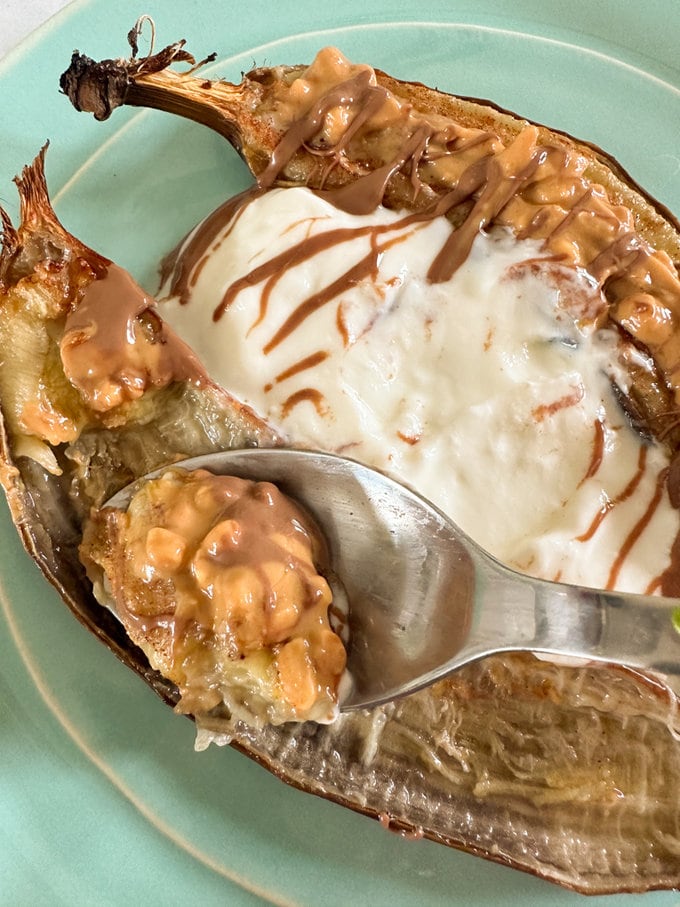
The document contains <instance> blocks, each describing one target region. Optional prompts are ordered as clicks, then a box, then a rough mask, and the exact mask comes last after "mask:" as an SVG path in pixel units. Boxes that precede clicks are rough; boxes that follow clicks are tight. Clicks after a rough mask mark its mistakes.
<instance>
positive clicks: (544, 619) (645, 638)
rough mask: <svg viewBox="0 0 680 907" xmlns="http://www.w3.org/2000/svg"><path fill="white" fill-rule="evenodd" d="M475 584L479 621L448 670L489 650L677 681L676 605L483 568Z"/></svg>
mask: <svg viewBox="0 0 680 907" xmlns="http://www.w3.org/2000/svg"><path fill="white" fill-rule="evenodd" d="M477 578H478V582H477V592H476V594H477V602H476V609H477V611H476V614H477V619H476V621H475V623H474V625H473V627H472V629H471V632H470V635H469V636H468V638H467V641H466V644H465V646H464V648H463V649H462V650H461V651H460V652H458V653H457V655H456V656H455V657H454V658H453V659H452V661H451V669H453V668H454V667H457V666H460V664H462V663H464V662H466V661H469V660H472V659H473V658H476V657H480V656H481V655H483V654H487V653H490V652H491V651H512V650H526V649H528V650H530V651H535V652H541V653H545V654H552V655H562V656H567V657H574V658H585V659H592V660H596V661H603V662H609V663H614V664H624V665H628V666H630V667H636V668H644V669H648V670H653V671H658V672H660V673H663V674H666V675H670V676H671V677H672V678H674V679H676V678H680V629H678V628H677V627H678V623H677V622H678V617H679V616H680V601H679V600H678V599H669V598H661V597H652V596H644V595H634V594H631V593H622V592H609V591H603V590H596V589H588V588H584V587H581V586H571V585H565V584H561V583H551V582H546V581H543V580H537V579H529V578H527V577H524V576H520V575H519V574H517V573H515V572H514V571H512V570H509V569H507V568H505V567H503V566H502V565H500V564H497V563H488V562H484V563H482V564H478V573H477ZM499 602H502V603H503V605H502V606H501V607H499ZM676 686H677V687H678V689H679V690H680V680H679V681H678V683H677V684H676Z"/></svg>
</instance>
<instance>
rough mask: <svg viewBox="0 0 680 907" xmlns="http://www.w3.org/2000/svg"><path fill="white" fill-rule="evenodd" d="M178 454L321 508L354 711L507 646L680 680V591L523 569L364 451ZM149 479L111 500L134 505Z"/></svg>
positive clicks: (192, 466) (315, 512)
mask: <svg viewBox="0 0 680 907" xmlns="http://www.w3.org/2000/svg"><path fill="white" fill-rule="evenodd" d="M175 467H178V468H181V469H185V470H196V469H205V470H208V471H209V472H212V473H215V474H219V475H228V476H235V477H239V478H247V479H250V480H254V481H258V482H262V481H266V482H271V483H273V484H274V485H276V486H277V487H278V488H279V489H280V490H281V491H282V492H284V493H285V494H286V495H288V496H290V497H291V498H292V499H294V500H295V501H297V502H298V503H299V504H302V505H303V507H304V508H305V509H306V510H307V511H308V512H309V513H310V514H311V515H312V516H313V517H314V518H315V520H316V521H317V523H318V525H319V526H320V527H321V530H322V532H323V534H324V536H325V538H326V540H327V543H328V548H329V551H330V569H331V572H332V574H333V575H335V576H337V577H338V578H339V580H340V582H341V583H342V586H343V587H344V592H345V593H346V596H347V601H348V603H349V642H348V650H347V656H348V660H347V668H348V671H349V674H350V676H351V679H352V685H351V689H350V690H349V691H348V692H347V693H346V694H345V695H344V698H343V699H342V701H341V703H340V707H341V710H342V711H349V710H352V709H357V708H364V707H369V706H372V705H378V704H380V703H384V702H387V701H389V700H392V699H396V698H398V697H400V696H404V695H405V694H407V693H411V692H415V691H416V690H418V689H420V688H422V687H424V686H426V685H428V684H431V683H433V682H434V681H436V680H439V679H441V678H443V677H445V676H446V675H447V674H449V673H451V672H453V671H455V670H456V669H457V668H460V667H462V666H463V665H465V664H467V663H469V662H472V661H475V660H477V659H480V658H483V657H484V656H486V655H491V654H494V653H499V652H512V651H530V652H536V653H543V654H546V655H549V656H560V657H565V656H566V657H570V658H577V659H585V660H594V661H599V662H606V663H610V664H620V665H625V666H629V667H633V668H642V669H645V670H651V671H653V672H659V673H661V674H664V675H669V676H668V677H667V680H668V682H669V684H670V685H673V683H674V682H675V681H676V679H677V678H678V676H680V628H679V620H678V618H679V615H680V601H678V600H675V599H667V598H661V597H650V596H643V595H634V594H626V593H617V592H610V591H603V590H595V589H588V588H583V587H580V586H573V585H564V584H561V583H554V582H548V581H545V580H541V579H535V578H532V577H529V576H526V575H523V574H520V573H517V572H515V571H513V570H511V569H509V568H508V567H505V566H504V565H502V564H501V563H499V562H498V561H496V560H495V559H494V558H493V557H492V556H491V555H489V554H487V553H486V552H485V551H483V550H482V549H481V548H480V547H479V546H478V545H477V544H476V543H475V542H474V541H473V540H472V539H470V538H469V537H468V536H467V535H466V534H465V533H464V532H463V531H462V530H461V529H459V528H458V527H457V526H456V525H455V524H454V523H453V522H452V521H451V520H450V519H449V518H448V517H447V516H445V515H444V514H443V513H442V512H441V511H440V510H438V509H437V508H436V507H435V506H434V505H433V504H431V503H430V502H429V501H427V500H426V499H425V498H423V497H421V496H420V495H419V494H417V493H416V492H415V491H412V490H411V489H409V488H408V487H406V486H404V485H402V484H401V483H399V482H398V481H396V480H394V479H392V478H389V477H388V476H386V475H384V474H383V473H381V472H378V471H376V470H374V469H371V468H369V467H367V466H364V465H362V464H360V463H358V462H356V461H354V460H350V459H346V458H344V457H340V456H336V455H333V454H325V453H317V452H311V451H304V450H290V449H249V450H237V451H233V450H232V451H224V452H220V453H215V454H209V455H206V456H203V457H197V458H193V459H191V460H184V461H182V462H180V463H177V464H173V468H175ZM161 472H163V470H160V471H159V473H161ZM147 478H148V477H144V479H142V480H140V482H143V481H145V480H146V479H147ZM138 486H139V482H137V483H135V485H133V486H130V487H128V488H126V489H123V491H121V492H119V493H118V494H117V495H116V496H115V497H114V498H112V499H111V500H110V501H109V502H107V505H106V506H109V507H114V508H125V507H126V506H127V503H128V502H129V500H130V498H131V496H132V493H133V492H134V489H135V487H138ZM332 585H333V584H332V583H331V586H332ZM676 687H680V685H678V684H676Z"/></svg>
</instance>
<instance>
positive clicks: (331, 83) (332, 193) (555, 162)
mask: <svg viewBox="0 0 680 907" xmlns="http://www.w3.org/2000/svg"><path fill="white" fill-rule="evenodd" d="M272 92H273V99H272V97H270V98H269V100H268V102H267V103H268V113H267V115H268V117H269V119H270V121H271V123H272V125H273V126H274V128H275V129H277V130H278V131H279V133H280V135H281V139H280V142H279V144H278V146H277V147H276V149H275V151H274V153H273V155H272V156H271V159H270V161H269V164H268V166H267V167H266V168H265V169H264V170H263V171H262V173H261V174H260V176H259V178H258V184H257V188H256V189H255V190H253V194H252V195H248V194H245V195H243V196H241V197H240V198H239V200H238V203H237V205H236V208H234V207H231V208H229V207H228V208H224V215H225V216H224V219H223V223H222V227H223V229H224V228H225V227H226V226H227V225H228V224H229V223H233V219H234V218H235V217H236V216H238V213H237V212H238V211H242V210H243V208H244V206H247V205H248V204H249V203H250V200H251V198H254V197H255V196H256V194H259V193H261V191H262V190H266V189H268V188H270V187H272V186H274V185H275V184H276V183H277V182H279V181H280V182H282V183H283V184H285V183H286V181H287V180H289V179H290V180H292V181H293V182H296V181H297V177H296V172H297V171H296V155H300V154H312V155H316V156H317V157H318V158H319V159H320V160H323V161H324V162H325V163H324V169H323V170H322V171H321V172H322V176H321V177H320V178H319V177H318V176H315V177H314V185H313V191H314V192H316V193H317V194H318V195H320V196H321V197H322V198H323V199H324V200H326V201H328V202H330V203H332V204H333V205H335V206H336V207H337V208H339V209H341V210H343V211H346V212H348V213H350V214H366V213H368V212H370V211H372V210H374V209H375V208H376V207H377V206H379V205H380V204H381V203H385V202H387V203H388V204H389V201H390V186H391V184H392V182H393V181H394V180H397V179H399V180H401V181H402V183H403V181H404V179H407V180H408V183H409V185H410V187H411V193H412V206H410V208H411V210H409V212H408V213H404V214H403V216H401V217H400V218H399V219H398V220H397V221H396V222H394V223H390V224H387V225H380V226H370V227H357V228H356V229H347V228H345V229H333V228H331V229H329V230H328V231H325V232H322V233H317V234H315V235H312V236H308V237H306V238H304V239H302V240H301V241H299V242H298V243H297V244H296V245H294V246H293V247H292V248H289V249H287V250H286V251H285V252H283V253H279V254H275V255H272V257H271V258H270V259H269V260H268V261H265V262H264V263H260V264H258V266H257V267H254V268H253V269H252V270H251V271H249V272H248V273H247V274H245V275H244V276H242V277H240V278H239V279H238V280H236V281H235V282H234V283H232V285H231V286H229V287H228V289H227V290H226V293H225V294H224V296H223V298H222V300H221V302H220V303H219V305H217V307H216V308H215V310H214V314H213V319H214V320H215V321H218V320H219V319H220V318H221V317H222V316H223V315H224V313H225V312H226V310H227V309H228V308H229V307H230V306H231V305H232V304H233V303H234V301H235V300H236V299H237V297H238V295H239V293H240V292H241V291H242V290H244V289H246V288H250V287H253V286H258V285H262V291H261V301H260V315H259V318H258V320H257V321H256V322H255V324H259V323H260V322H261V321H262V320H263V319H264V317H265V315H266V312H267V308H268V304H269V298H270V295H271V292H272V290H273V288H274V287H275V286H276V284H277V283H278V281H280V280H281V278H282V276H283V274H284V273H286V272H287V271H289V270H290V269H292V268H295V267H296V266H298V265H300V264H301V263H303V262H305V261H308V260H309V259H311V258H313V257H314V256H316V255H320V254H321V253H322V252H323V251H325V250H326V249H330V248H331V247H333V246H340V245H342V244H344V243H349V242H351V241H352V240H353V239H355V238H357V237H358V236H368V237H369V238H370V243H371V248H370V251H369V252H368V253H367V254H363V253H362V254H363V257H362V258H360V259H359V260H358V261H352V262H348V266H347V268H346V270H345V271H344V272H343V273H342V274H341V275H339V276H337V277H334V278H333V279H329V281H328V283H327V284H326V285H325V286H323V287H322V288H321V289H317V290H316V291H315V292H314V293H313V294H311V295H309V296H308V297H307V298H303V299H300V301H299V303H298V304H297V307H296V308H295V310H294V311H293V312H292V313H291V314H290V315H289V316H288V318H287V319H286V320H285V321H284V323H283V324H281V325H280V326H279V327H278V329H277V330H276V331H275V332H274V333H272V335H271V336H270V338H269V339H268V340H267V341H266V342H265V343H264V344H263V347H262V349H263V352H264V353H265V355H268V354H269V353H271V352H272V351H274V350H275V349H276V348H277V347H278V346H279V345H280V344H282V343H283V342H285V341H287V340H289V338H292V337H293V336H294V335H295V333H296V331H297V330H298V328H299V327H300V326H301V325H302V324H303V323H304V322H305V321H306V319H307V318H308V317H309V316H310V315H312V314H313V313H314V312H316V311H317V310H318V309H319V308H321V307H323V306H325V305H327V304H329V303H330V302H332V301H334V300H338V299H339V298H340V297H341V296H342V294H343V292H344V291H345V290H346V289H348V288H350V287H352V286H353V285H355V284H357V283H360V282H362V281H364V280H368V281H371V280H375V275H376V271H377V262H378V260H379V257H380V255H381V253H382V252H383V251H384V249H385V248H386V247H387V244H388V243H389V242H390V241H391V238H390V236H389V234H390V233H391V232H392V231H394V232H395V233H399V232H400V231H404V230H405V229H408V228H411V229H417V228H418V225H419V224H423V223H427V222H428V221H430V220H433V219H435V218H438V217H442V216H444V217H447V218H448V219H449V220H450V222H451V224H452V225H453V227H454V229H453V231H452V232H451V233H450V235H449V237H448V238H447V240H446V241H445V242H444V244H443V245H442V246H441V247H440V248H438V249H433V250H432V260H431V264H430V267H429V270H428V272H427V279H428V280H429V281H430V282H431V283H443V282H446V281H448V280H450V279H451V278H452V276H453V275H454V274H455V273H456V271H457V270H458V269H459V268H460V266H461V265H462V264H463V263H464V262H465V261H466V260H467V259H468V257H469V254H470V250H471V248H472V245H473V243H474V241H475V238H476V237H477V236H478V235H479V233H480V232H484V231H486V230H488V229H490V228H491V227H493V226H494V225H497V226H501V227H506V228H509V229H510V230H512V231H513V232H514V234H515V235H516V236H517V238H518V239H520V240H538V241H539V242H540V243H542V248H543V252H544V253H545V255H546V258H544V259H543V260H542V261H541V262H540V263H539V264H537V265H536V267H540V268H541V269H542V270H544V271H545V273H546V276H547V278H548V279H550V280H557V279H559V270H560V269H573V270H577V271H579V272H581V273H583V274H586V275H588V277H589V279H590V280H591V281H592V285H593V287H595V288H597V289H598V290H599V296H598V298H599V299H601V301H602V305H601V307H600V306H599V305H595V304H593V297H590V298H589V302H588V308H584V307H583V304H582V300H579V299H576V298H573V299H572V298H569V299H568V300H567V304H568V305H569V306H570V313H571V314H572V315H573V316H574V317H575V319H576V320H577V321H579V323H586V322H587V323H591V324H596V325H598V326H604V325H606V323H607V321H609V324H610V325H611V324H615V325H616V326H618V328H619V329H621V330H622V331H623V332H624V333H625V334H627V335H628V336H629V337H630V338H632V339H633V341H634V342H635V343H636V344H638V345H643V346H644V347H646V348H647V349H648V350H649V351H650V353H651V354H652V356H653V358H654V361H655V363H656V365H657V367H658V369H659V370H660V372H661V375H662V376H663V378H664V379H665V381H666V383H667V384H668V386H669V388H670V389H671V390H672V391H673V392H674V394H675V397H676V400H677V401H678V402H680V324H679V319H680V281H679V280H678V274H677V272H676V269H675V266H674V265H673V263H672V262H671V260H670V258H669V257H668V256H667V255H666V254H665V253H664V252H661V251H657V250H655V249H653V248H652V247H651V246H650V245H649V243H647V242H646V241H645V240H644V239H643V238H642V237H641V236H640V235H639V234H638V233H637V231H636V228H635V222H634V219H633V214H632V212H631V211H630V210H629V209H628V208H627V207H625V206H622V205H617V204H616V203H615V202H614V201H612V200H611V199H610V198H609V197H608V196H607V193H606V191H605V189H604V188H603V187H601V186H600V185H598V184H597V183H594V182H593V181H592V180H591V179H590V178H589V175H588V166H589V162H588V159H587V157H586V156H585V155H584V154H581V153H579V151H578V148H577V147H574V146H572V145H570V144H568V143H566V142H564V143H561V142H560V141H559V139H556V140H554V141H552V140H550V139H546V138H544V137H542V136H541V133H540V131H539V129H538V128H537V127H535V126H532V125H529V124H525V125H524V126H523V127H521V128H520V129H519V131H518V133H517V134H516V135H515V137H514V138H512V139H510V140H507V141H503V140H501V138H500V137H499V136H498V135H497V134H495V133H493V132H492V131H490V130H486V129H482V128H468V127H464V126H462V125H460V124H458V123H456V122H455V121H452V120H450V119H447V118H445V117H443V116H440V115H438V114H434V113H432V112H424V111H421V110H418V109H416V108H415V107H414V106H413V105H412V104H411V103H410V102H408V101H406V100H404V99H401V98H399V97H397V96H396V95H395V94H393V93H392V92H390V91H388V90H387V89H386V88H384V87H382V86H381V85H379V84H378V82H377V80H376V77H375V74H374V73H373V71H372V70H371V69H370V68H369V67H365V66H359V67H356V66H353V65H352V64H350V63H349V62H348V61H347V60H345V58H344V57H342V55H341V54H339V52H338V51H336V50H334V49H332V48H326V49H325V50H323V51H321V52H320V53H319V55H318V56H317V58H316V60H315V61H314V62H313V63H312V65H311V66H310V67H309V68H308V69H307V70H305V71H298V72H297V73H296V75H295V77H294V78H292V79H291V78H288V79H284V80H281V81H280V83H279V84H278V85H277V86H275V87H274V88H273V89H272ZM334 170H337V171H346V172H347V174H348V175H347V177H346V178H341V179H339V180H333V181H332V180H330V176H331V174H333V171H334ZM328 182H333V185H332V187H331V188H329V187H328V185H327V183H328ZM218 219H219V214H218ZM209 227H210V229H209V230H208V231H207V232H206V236H205V237H204V236H202V229H203V228H199V230H198V231H197V232H196V233H195V234H194V235H193V237H192V239H191V246H190V249H188V250H187V251H186V252H185V253H183V254H182V256H180V262H181V261H182V259H184V262H183V264H182V266H181V267H178V268H175V271H174V273H173V275H172V279H171V282H170V288H169V295H172V296H179V297H180V298H181V299H182V300H183V301H185V300H186V299H187V298H188V295H189V294H188V288H189V282H190V281H191V280H192V277H191V274H192V267H193V273H194V274H195V273H196V272H197V270H198V269H200V268H201V267H202V266H203V263H204V261H205V260H206V258H207V257H208V256H209V254H210V248H211V242H212V241H213V239H214V236H215V228H216V220H215V219H212V220H211V222H210V225H209ZM208 233H209V234H210V235H209V236H208V235H207V234H208ZM396 241H400V239H399V238H398V237H397V239H396ZM548 256H549V258H548ZM187 259H188V260H187ZM548 261H549V262H550V266H551V267H552V268H553V272H552V273H549V271H548V269H547V267H548V266H547V265H546V262H548ZM335 323H336V327H337V331H338V332H339V334H340V335H341V337H342V339H343V342H344V343H345V345H346V346H347V345H349V344H350V343H351V338H350V335H349V331H348V328H347V324H346V321H345V319H344V315H343V309H342V302H340V303H339V304H338V306H337V310H336V317H335ZM255 324H253V327H254V326H255ZM577 397H578V391H577V390H576V389H575V390H574V394H573V395H567V396H565V397H564V398H561V399H559V400H556V401H554V402H553V403H549V404H546V405H545V406H543V407H539V408H537V409H536V411H535V413H534V418H535V419H536V420H538V421H540V420H543V419H545V418H549V417H550V416H551V414H553V413H554V412H555V410H556V409H557V408H563V407H568V406H570V405H572V404H574V403H575V402H577ZM305 401H306V402H308V403H311V404H312V405H313V406H314V407H315V409H316V411H317V412H318V413H320V414H321V413H322V412H323V411H324V399H323V397H322V396H321V395H320V393H319V391H318V390H316V389H315V388H314V387H307V388H304V389H302V390H299V391H297V392H296V393H295V394H293V395H291V396H290V397H289V398H288V399H287V400H286V401H285V403H284V411H285V412H286V413H289V412H290V410H291V409H292V408H293V407H295V406H297V405H298V404H299V403H302V402H305ZM414 437H415V436H414ZM406 438H408V441H406ZM410 438H411V436H410V435H408V434H406V435H405V436H404V440H405V441H406V443H409V444H410V443H411V440H410ZM603 443H604V436H603V431H602V426H601V425H600V426H599V429H598V424H596V425H595V437H594V447H593V457H592V461H591V464H590V468H589V471H588V474H587V475H586V476H585V477H584V481H585V479H587V478H589V477H590V476H591V475H593V474H594V473H595V472H597V469H598V468H599V463H600V461H601V458H602V444H603ZM643 472H644V458H643V459H642V460H641V463H640V465H639V469H638V471H637V473H636V475H635V476H634V477H633V479H632V480H631V483H630V486H629V487H628V488H626V489H625V490H624V491H623V492H622V493H621V494H620V495H619V496H618V497H617V498H616V499H615V500H612V501H607V502H606V503H605V504H604V505H603V507H602V508H601V510H600V512H599V513H598V514H597V515H596V517H595V519H594V520H593V521H592V524H591V526H590V527H589V529H587V530H586V531H585V532H584V533H583V534H582V535H581V536H579V540H580V541H586V540H587V539H589V538H591V537H592V535H593V534H594V532H595V531H596V530H597V528H598V526H599V525H600V524H601V522H602V520H604V519H605V517H606V516H607V515H608V514H609V513H610V512H611V511H612V509H614V508H615V507H616V505H617V504H619V503H622V502H623V501H624V500H626V499H627V498H628V497H629V495H630V494H632V493H633V492H634V490H635V488H636V487H637V484H638V483H639V481H640V476H641V475H642V474H643ZM664 481H665V473H662V474H660V477H659V485H658V487H659V488H662V487H663V484H664ZM659 495H660V492H659V493H658V494H655V495H654V499H653V500H652V501H650V504H649V509H648V511H647V512H646V514H645V515H644V516H643V518H642V519H641V521H640V523H639V525H638V526H636V527H634V529H633V530H632V532H631V535H630V537H629V539H628V540H627V541H626V544H625V545H624V546H623V549H622V551H621V552H620V555H619V557H617V559H616V562H615V563H613V564H612V567H611V572H610V577H609V579H610V582H611V583H614V582H615V581H616V577H617V575H618V572H619V569H620V564H621V563H622V561H623V560H624V559H625V557H626V554H627V551H628V550H629V549H630V547H632V545H634V544H635V541H636V539H637V538H639V536H640V534H641V532H642V531H643V530H644V527H645V525H647V524H648V523H649V520H650V519H651V514H652V513H653V511H654V508H655V507H656V506H657V504H658V499H659Z"/></svg>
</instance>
